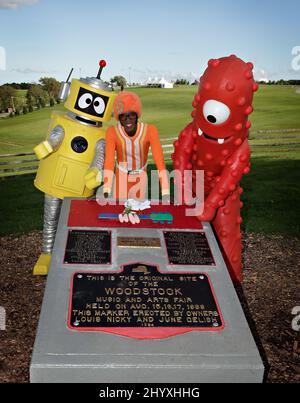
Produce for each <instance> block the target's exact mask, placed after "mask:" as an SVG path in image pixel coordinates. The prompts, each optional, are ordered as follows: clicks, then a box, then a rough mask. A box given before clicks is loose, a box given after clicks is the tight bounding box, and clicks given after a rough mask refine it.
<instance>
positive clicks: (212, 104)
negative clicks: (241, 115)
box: [203, 99, 230, 125]
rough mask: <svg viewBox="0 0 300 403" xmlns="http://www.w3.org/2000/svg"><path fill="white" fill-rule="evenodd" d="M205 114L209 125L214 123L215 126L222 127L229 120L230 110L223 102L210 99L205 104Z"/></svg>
mask: <svg viewBox="0 0 300 403" xmlns="http://www.w3.org/2000/svg"><path fill="white" fill-rule="evenodd" d="M203 114H204V117H205V119H206V120H207V121H208V122H209V123H212V124H213V125H221V124H222V123H225V122H226V120H227V119H228V118H229V116H230V109H229V108H228V106H227V105H225V104H223V103H222V102H219V101H215V100H213V99H210V100H209V101H207V102H205V104H204V107H203Z"/></svg>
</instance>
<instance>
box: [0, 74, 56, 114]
mask: <svg viewBox="0 0 300 403" xmlns="http://www.w3.org/2000/svg"><path fill="white" fill-rule="evenodd" d="M18 90H24V91H26V96H20V95H19V94H18ZM59 92H60V83H59V81H57V80H56V79H55V78H52V77H42V78H41V79H40V80H39V82H38V83H37V84H26V83H21V84H16V83H12V84H4V85H2V86H1V87H0V112H7V111H8V112H10V116H15V115H17V116H18V115H20V114H21V113H23V114H27V113H29V112H33V110H34V109H41V108H45V107H46V105H50V106H54V105H55V104H56V103H60V101H59V99H58V98H59Z"/></svg>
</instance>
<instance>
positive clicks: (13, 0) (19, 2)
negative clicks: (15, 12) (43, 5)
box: [0, 0, 39, 9]
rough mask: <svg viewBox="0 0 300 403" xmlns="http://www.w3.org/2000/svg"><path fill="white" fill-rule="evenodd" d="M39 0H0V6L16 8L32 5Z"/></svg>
mask: <svg viewBox="0 0 300 403" xmlns="http://www.w3.org/2000/svg"><path fill="white" fill-rule="evenodd" d="M38 1H39V0H0V8H10V9H16V8H19V7H21V6H32V5H33V4H36V3H37V2H38Z"/></svg>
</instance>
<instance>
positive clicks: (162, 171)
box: [148, 125, 170, 196]
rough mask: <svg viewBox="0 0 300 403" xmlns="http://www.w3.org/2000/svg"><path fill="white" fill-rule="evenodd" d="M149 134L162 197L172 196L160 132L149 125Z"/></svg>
mask: <svg viewBox="0 0 300 403" xmlns="http://www.w3.org/2000/svg"><path fill="white" fill-rule="evenodd" d="M148 133H149V140H150V145H151V150H152V155H153V159H154V162H155V164H156V167H157V170H158V172H159V179H160V185H161V188H162V195H163V196H165V195H169V194H170V187H169V180H168V175H167V171H166V164H165V159H164V153H163V149H162V146H161V142H160V139H159V135H158V131H157V129H156V127H155V126H153V125H149V127H148Z"/></svg>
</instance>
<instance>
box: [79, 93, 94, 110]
mask: <svg viewBox="0 0 300 403" xmlns="http://www.w3.org/2000/svg"><path fill="white" fill-rule="evenodd" d="M92 102H93V95H92V94H88V93H87V94H83V95H82V96H81V97H80V98H79V101H78V105H79V108H81V109H86V108H88V107H89V106H90V105H91V103H92Z"/></svg>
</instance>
